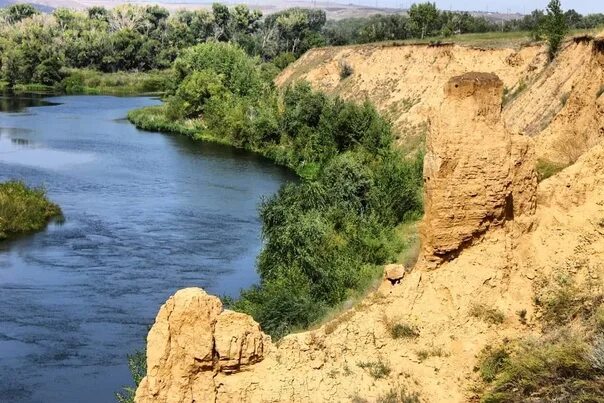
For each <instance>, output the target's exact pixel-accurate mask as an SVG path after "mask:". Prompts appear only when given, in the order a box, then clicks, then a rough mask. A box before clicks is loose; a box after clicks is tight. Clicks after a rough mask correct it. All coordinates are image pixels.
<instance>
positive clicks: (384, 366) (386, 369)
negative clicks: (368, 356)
mask: <svg viewBox="0 0 604 403" xmlns="http://www.w3.org/2000/svg"><path fill="white" fill-rule="evenodd" d="M357 366H358V367H359V368H363V369H368V370H369V375H371V377H372V378H373V379H382V378H386V377H387V376H388V375H390V372H392V369H391V368H390V364H388V363H387V362H386V361H384V360H383V359H382V358H381V357H380V358H378V360H376V361H367V362H359V363H357Z"/></svg>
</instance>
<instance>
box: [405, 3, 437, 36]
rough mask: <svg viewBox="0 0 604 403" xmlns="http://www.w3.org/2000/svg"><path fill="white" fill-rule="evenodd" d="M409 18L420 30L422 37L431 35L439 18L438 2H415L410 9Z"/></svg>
mask: <svg viewBox="0 0 604 403" xmlns="http://www.w3.org/2000/svg"><path fill="white" fill-rule="evenodd" d="M409 19H410V20H411V23H412V24H414V25H415V26H416V27H417V28H418V29H419V31H420V39H424V37H425V36H426V35H429V34H430V33H431V32H432V30H433V28H434V23H435V22H436V21H437V20H438V9H437V8H436V3H420V4H413V5H412V6H411V8H410V9H409Z"/></svg>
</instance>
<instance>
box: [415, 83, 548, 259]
mask: <svg viewBox="0 0 604 403" xmlns="http://www.w3.org/2000/svg"><path fill="white" fill-rule="evenodd" d="M502 95H503V82H502V81H501V80H500V79H499V77H497V76H496V75H495V74H492V73H466V74H463V75H461V76H457V77H453V78H452V79H450V80H449V81H448V82H447V84H446V85H445V90H444V101H443V102H442V105H441V107H440V109H439V113H438V114H437V115H436V117H435V119H434V121H433V122H432V124H431V130H430V133H429V134H428V138H427V142H426V156H425V159H424V193H425V200H424V202H425V217H424V220H423V222H422V225H421V241H422V248H423V253H424V255H423V257H424V259H423V262H422V263H425V264H426V265H428V266H431V267H434V266H436V265H438V264H439V263H440V262H442V261H443V260H450V259H452V258H453V257H455V256H457V254H459V252H460V251H461V250H462V249H463V248H464V247H467V246H469V245H471V244H472V243H474V242H475V241H476V240H478V239H480V238H481V237H482V236H483V235H484V234H485V233H486V232H487V231H488V230H489V229H490V228H491V227H497V226H503V225H504V223H506V222H510V223H511V222H513V221H514V220H518V222H520V223H522V227H523V228H524V229H526V228H527V227H529V226H530V221H529V220H530V219H529V218H528V217H530V216H532V215H533V214H534V211H535V194H536V189H537V175H536V173H535V159H534V151H533V148H534V147H533V144H532V141H531V140H530V139H528V138H524V137H522V136H516V135H512V134H510V133H509V132H508V131H507V130H506V129H505V127H504V125H503V122H502V120H501V100H502Z"/></svg>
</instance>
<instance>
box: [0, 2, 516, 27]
mask: <svg viewBox="0 0 604 403" xmlns="http://www.w3.org/2000/svg"><path fill="white" fill-rule="evenodd" d="M216 1H218V2H220V0H197V1H196V0H132V1H127V0H36V2H35V3H33V2H27V3H30V4H32V5H33V6H34V7H36V8H37V9H38V10H40V11H42V12H51V11H52V10H54V9H55V8H58V7H68V8H74V9H85V8H88V7H92V6H104V7H107V8H113V7H115V6H117V5H119V4H124V3H129V4H138V5H151V4H158V5H161V6H163V7H166V8H168V9H170V10H177V9H209V8H211V7H212V3H215V2H216ZM222 1H223V2H224V3H226V4H229V5H234V4H239V3H241V4H247V5H248V6H249V7H251V8H255V9H260V10H261V11H262V12H263V13H264V14H272V13H275V12H278V11H281V10H284V9H286V8H291V7H305V8H320V9H323V10H325V11H326V13H327V18H328V19H331V20H341V19H344V18H359V17H369V16H372V15H376V14H398V13H405V12H406V10H404V9H401V8H389V7H371V6H363V5H358V4H352V3H348V4H344V3H338V2H334V1H327V0H318V1H315V0H293V1H286V0H243V1H240V2H235V1H227V0H222ZM343 1H345V0H343ZM18 2H19V1H18V0H0V7H6V6H7V5H10V4H14V3H18ZM470 14H472V15H474V16H480V17H485V18H487V19H488V20H490V21H494V22H499V21H506V20H511V19H514V18H522V15H521V14H502V13H492V12H484V11H470Z"/></svg>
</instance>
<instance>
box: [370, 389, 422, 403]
mask: <svg viewBox="0 0 604 403" xmlns="http://www.w3.org/2000/svg"><path fill="white" fill-rule="evenodd" d="M420 402H421V400H420V397H419V394H418V393H417V392H414V393H409V392H408V391H407V389H406V388H404V387H400V388H398V389H396V388H392V389H390V391H389V392H388V393H386V394H384V395H381V396H378V398H377V400H376V403H420Z"/></svg>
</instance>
